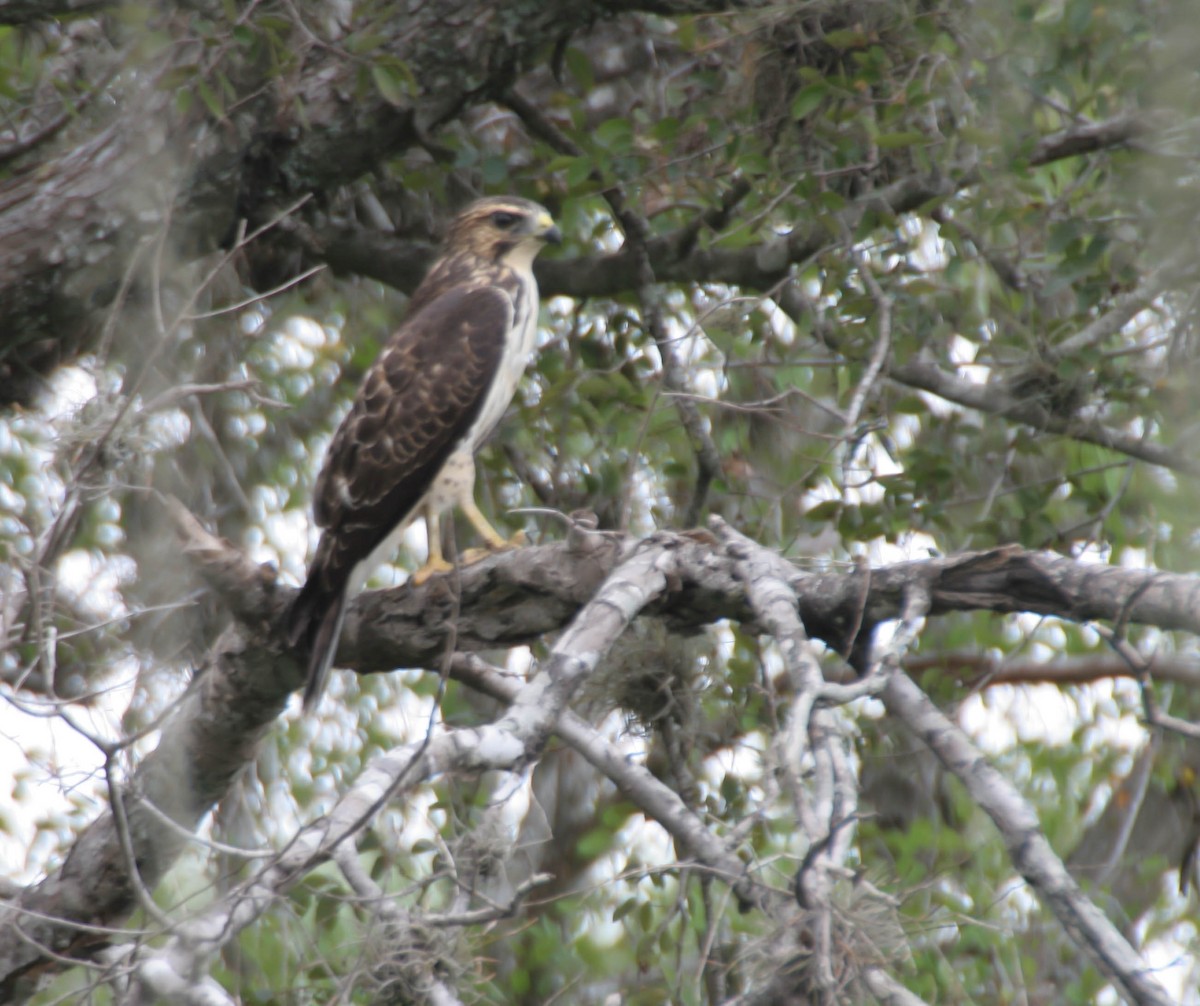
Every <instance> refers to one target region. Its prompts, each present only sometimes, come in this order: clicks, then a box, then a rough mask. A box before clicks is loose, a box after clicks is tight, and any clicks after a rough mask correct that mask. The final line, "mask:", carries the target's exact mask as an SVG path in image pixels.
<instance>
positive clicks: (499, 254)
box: [446, 196, 562, 269]
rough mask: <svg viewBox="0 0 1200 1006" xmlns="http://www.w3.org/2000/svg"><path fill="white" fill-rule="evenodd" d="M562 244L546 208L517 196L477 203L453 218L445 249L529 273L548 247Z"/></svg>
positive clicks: (494, 198)
mask: <svg viewBox="0 0 1200 1006" xmlns="http://www.w3.org/2000/svg"><path fill="white" fill-rule="evenodd" d="M561 241H562V232H561V231H560V230H559V229H558V227H557V226H555V223H554V219H553V218H552V217H551V216H550V213H549V211H548V210H547V209H546V208H545V207H544V206H541V205H539V204H538V203H535V202H533V201H532V200H530V199H521V198H520V197H518V196H492V197H489V198H487V199H479V200H476V201H475V202H473V203H471V205H470V206H468V207H467V208H466V209H465V210H463V211H462V212H461V213H460V214H459V215H458V216H457V217H455V218H454V223H452V224H451V225H450V232H449V234H448V235H447V236H446V249H447V251H448V252H449V253H450V254H454V253H457V252H468V253H469V254H472V255H476V256H478V257H479V258H482V259H486V260H487V261H489V262H504V263H505V264H506V265H508V266H511V267H512V268H514V269H528V268H529V267H530V265H532V263H533V259H534V256H536V255H537V253H538V252H540V251H541V250H542V248H543V247H544V246H545V245H546V244H547V243H550V244H559V243H560V242H561Z"/></svg>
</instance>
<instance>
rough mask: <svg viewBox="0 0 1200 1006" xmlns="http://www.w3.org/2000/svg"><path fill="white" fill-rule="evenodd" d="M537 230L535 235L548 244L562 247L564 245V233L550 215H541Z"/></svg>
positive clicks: (539, 215) (537, 222) (538, 219)
mask: <svg viewBox="0 0 1200 1006" xmlns="http://www.w3.org/2000/svg"><path fill="white" fill-rule="evenodd" d="M535 226H536V229H535V230H534V232H533V233H534V235H535V236H536V237H538V238H540V239H541V240H542V241H545V242H546V243H547V244H552V245H560V244H562V239H563V236H562V231H560V230H559V229H558V225H557V224H556V223H555V222H554V220H553V218H552V217H551V216H550V214H549V213H539V214H538V217H537V221H536V225H535Z"/></svg>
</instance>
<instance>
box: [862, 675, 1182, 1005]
mask: <svg viewBox="0 0 1200 1006" xmlns="http://www.w3.org/2000/svg"><path fill="white" fill-rule="evenodd" d="M883 701H884V705H885V706H886V707H887V709H888V711H889V712H890V713H891V714H892V715H893V716H896V717H898V718H899V719H900V720H902V721H903V722H904V723H905V725H906V726H908V727H909V728H910V729H911V730H912V731H913V732H914V733H916V734H917V735H918V736H920V737H921V738H922V739H923V740H924V741H925V743H926V744H927V745H928V746H929V748H930V750H931V751H933V753H934V754H935V755H937V757H938V759H939V760H940V761H941V762H942V764H943V765H944V766H945V767H946V768H947V769H948V770H949V771H950V772H953V773H954V775H956V776H957V777H958V778H959V780H960V781H961V782H962V783H963V785H964V786H965V787H966V789H967V791H968V793H970V795H971V798H972V799H973V800H974V801H975V802H976V803H977V804H979V806H980V807H981V808H983V810H984V811H985V812H986V813H987V815H988V817H990V818H991V819H992V822H993V823H994V824H995V825H996V828H997V829H998V830H999V832H1000V835H1001V837H1002V838H1003V840H1004V844H1005V846H1006V847H1007V849H1008V853H1009V857H1010V858H1011V859H1012V862H1013V865H1014V866H1015V867H1016V868H1017V869H1018V870H1019V871H1020V872H1021V875H1022V876H1024V877H1025V879H1026V880H1027V881H1029V883H1030V885H1031V886H1032V887H1033V889H1034V890H1035V891H1037V893H1038V894H1039V895H1040V897H1041V898H1042V900H1043V901H1045V903H1046V904H1047V906H1048V907H1049V908H1050V910H1051V911H1052V912H1053V913H1054V914H1055V916H1056V917H1057V918H1058V920H1059V922H1060V923H1061V924H1062V926H1063V928H1064V929H1065V930H1066V931H1067V933H1068V934H1069V935H1070V937H1071V938H1072V940H1074V941H1075V943H1077V944H1078V945H1079V946H1080V947H1081V948H1082V949H1083V950H1084V952H1085V953H1086V954H1087V955H1088V957H1090V958H1091V960H1092V962H1093V963H1094V964H1095V965H1096V967H1097V968H1098V969H1099V970H1100V972H1101V973H1102V974H1103V975H1104V976H1105V977H1106V978H1107V979H1108V980H1109V981H1111V982H1112V983H1113V984H1114V985H1115V986H1116V988H1117V991H1118V994H1119V995H1121V996H1122V997H1124V998H1125V999H1127V1000H1128V1001H1129V1002H1131V1003H1136V1004H1137V1006H1173V1000H1172V999H1171V997H1170V996H1169V995H1167V992H1166V990H1165V989H1164V988H1163V987H1162V985H1161V984H1160V983H1159V982H1158V981H1157V980H1156V979H1155V978H1154V977H1153V975H1152V973H1151V970H1150V968H1149V967H1148V966H1147V964H1146V962H1145V961H1144V960H1142V958H1141V957H1139V956H1138V954H1137V952H1136V951H1135V950H1134V949H1133V947H1131V946H1130V945H1129V943H1128V942H1127V941H1126V940H1125V938H1124V937H1123V936H1122V935H1121V933H1120V932H1119V931H1118V930H1117V928H1116V927H1115V926H1114V925H1113V924H1112V923H1111V922H1110V921H1109V920H1108V918H1107V917H1106V916H1105V915H1104V913H1103V912H1101V911H1100V909H1098V908H1097V907H1096V906H1095V905H1094V904H1093V903H1092V902H1091V901H1090V900H1088V898H1087V897H1086V896H1085V895H1084V893H1083V891H1082V890H1081V889H1080V887H1079V885H1078V883H1076V881H1075V879H1074V878H1073V877H1072V876H1071V875H1070V873H1068V872H1067V869H1066V867H1065V866H1063V863H1062V860H1060V859H1059V858H1058V856H1056V855H1055V853H1054V850H1053V849H1052V848H1051V847H1050V843H1049V842H1047V841H1046V836H1045V835H1044V834H1043V833H1042V830H1041V827H1040V825H1039V822H1038V818H1037V814H1036V812H1035V811H1034V809H1033V808H1032V807H1031V806H1030V805H1029V803H1028V802H1027V801H1026V800H1025V799H1024V797H1022V796H1021V794H1020V793H1019V792H1018V791H1017V789H1016V787H1015V786H1013V785H1012V783H1010V782H1009V781H1008V779H1007V778H1005V776H1004V775H1003V774H1002V773H1000V772H999V771H998V770H997V769H995V768H994V767H993V766H992V765H991V763H990V762H989V761H988V760H987V759H986V758H985V757H984V755H983V753H982V752H981V751H979V749H978V748H976V747H975V745H974V744H972V743H971V741H970V739H969V738H968V737H967V735H966V734H965V733H963V731H962V730H961V729H960V728H959V727H958V726H957V725H956V724H955V723H954V722H953V721H952V720H950V719H949V718H948V717H947V716H946V715H945V714H944V713H943V712H942V711H941V710H940V709H938V708H937V706H935V705H934V704H933V702H932V701H930V699H929V697H928V696H927V695H925V693H924V692H922V691H921V689H920V688H918V687H917V685H916V683H915V682H913V680H912V679H911V678H909V677H907V676H906V675H904V674H900V673H893V674H891V675H890V677H889V678H888V683H887V688H886V689H885V690H884V692H883Z"/></svg>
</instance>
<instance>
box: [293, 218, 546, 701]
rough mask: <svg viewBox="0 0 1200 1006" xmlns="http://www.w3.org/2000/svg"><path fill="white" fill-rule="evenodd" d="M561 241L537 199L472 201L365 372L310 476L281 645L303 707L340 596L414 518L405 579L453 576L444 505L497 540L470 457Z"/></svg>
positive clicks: (510, 377) (511, 373) (518, 367)
mask: <svg viewBox="0 0 1200 1006" xmlns="http://www.w3.org/2000/svg"><path fill="white" fill-rule="evenodd" d="M561 240H562V235H561V233H560V232H559V229H558V228H557V227H556V226H555V224H554V221H553V219H551V216H550V214H549V213H548V212H547V211H546V210H545V208H544V207H542V206H539V205H538V204H537V203H534V202H530V201H529V200H527V199H519V198H515V197H507V196H506V197H501V198H489V199H480V200H478V201H477V202H474V203H472V204H471V205H470V206H468V207H467V208H466V209H465V210H463V211H462V212H461V213H460V214H459V215H458V216H457V217H456V218H455V219H454V222H453V223H452V224H451V225H450V229H449V232H448V234H447V237H446V241H445V244H444V247H443V248H442V253H441V256H440V257H439V258H438V259H437V261H436V262H434V264H433V267H432V268H431V269H430V270H429V273H428V275H427V276H426V277H425V279H424V280H423V281H422V282H421V285H420V286H419V287H417V290H416V292H415V293H414V294H413V296H412V300H411V301H410V302H409V307H408V314H407V316H406V317H405V320H404V322H403V324H401V326H400V327H399V328H398V329H397V330H396V332H395V333H394V334H393V335H392V336H391V338H390V339H389V340H388V342H387V344H386V345H385V346H384V348H383V351H382V352H381V353H380V354H379V358H378V359H377V360H376V361H375V362H374V363H373V364H372V365H371V369H370V370H368V371H367V374H366V377H365V378H364V379H363V382H362V385H361V387H360V388H359V389H358V394H357V395H356V396H355V399H354V404H353V405H352V406H351V408H350V412H349V413H348V414H347V415H346V418H345V419H343V420H342V424H341V426H339V427H338V430H337V432H336V433H335V434H334V437H333V441H332V442H331V443H330V445H329V451H328V453H327V454H326V456H325V463H324V465H323V467H322V469H321V474H320V475H319V476H318V478H317V484H316V489H315V491H314V494H313V516H314V517H315V519H316V522H317V525H318V526H319V527H320V528H321V540H320V543H319V544H318V545H317V553H316V556H315V557H314V558H313V561H312V565H311V566H309V569H308V578H307V580H306V581H305V583H304V586H303V587H302V588H301V590H300V593H299V594H298V595H297V596H296V599H295V600H294V601H293V602H292V606H291V608H290V610H289V611H288V616H287V634H288V641H289V642H290V643H291V645H292V646H304V647H305V648H307V650H308V653H309V657H308V681H307V684H306V686H305V689H304V708H305V710H309V709H311V708H312V707H313V706H315V705H316V703H317V701H318V700H319V699H320V697H321V693H322V691H323V690H324V688H325V683H326V680H327V679H328V677H329V668H330V665H331V663H332V661H333V656H334V652H335V651H336V650H337V644H338V637H339V636H340V635H341V630H342V619H343V618H344V616H345V613H346V601H347V599H348V598H349V597H351V596H353V595H354V594H355V593H356V592H357V591H358V590H359V589H360V588H361V587H362V585H363V583H365V582H366V579H367V577H368V576H369V575H370V572H371V570H372V569H373V568H374V567H375V565H376V564H377V563H378V562H380V561H382V560H383V559H386V558H387V557H388V556H389V555H390V554H391V553H392V552H393V551H394V550H395V548H396V546H397V544H398V543H399V540H400V537H401V535H402V534H403V532H404V529H405V528H406V527H407V526H408V524H409V522H410V521H411V520H412V519H413V518H414V517H415V516H417V515H418V514H421V515H423V516H424V518H425V522H426V529H427V531H428V537H429V558H428V561H427V562H426V563H425V565H424V566H423V567H422V568H421V569H420V570H418V571H417V573H415V574H413V575H414V578H415V579H416V581H417V582H421V581H422V580H424V579H425V578H427V577H428V576H429V575H431V574H432V573H435V572H440V571H445V570H448V569H450V568H451V566H450V564H449V563H447V562H446V560H445V559H444V558H443V556H442V550H441V537H440V534H439V528H438V515H439V514H440V513H441V512H442V511H444V510H446V509H447V508H449V507H451V506H454V505H457V506H458V507H459V508H460V509H461V510H462V511H463V513H464V514H465V515H466V517H467V518H468V519H469V520H470V522H471V524H472V525H474V527H475V528H476V530H477V531H478V532H479V533H480V534H481V535H482V536H483V539H484V541H486V542H487V544H488V545H489V546H490V547H492V548H502V547H504V546H505V545H506V544H507V543H506V542H505V540H504V538H502V537H501V536H500V534H498V533H497V532H496V530H495V529H494V528H493V527H492V526H491V525H490V524H489V523H488V522H487V519H486V518H485V517H484V516H483V514H482V513H481V512H480V510H479V507H478V506H476V505H475V499H474V486H475V452H476V451H477V450H478V449H479V446H480V445H481V444H482V443H483V442H484V441H485V440H486V439H487V437H488V435H489V434H490V433H491V432H492V429H493V428H494V427H495V426H496V424H497V423H498V422H499V421H500V417H501V416H503V415H504V411H505V409H507V408H508V403H509V402H510V401H512V397H513V393H514V392H515V391H516V389H517V384H518V382H519V381H520V379H521V374H522V373H523V372H524V370H525V364H526V361H527V360H528V357H529V354H530V352H531V351H532V350H533V346H534V342H535V340H536V338H537V320H538V289H537V282H536V281H535V280H534V278H533V260H534V257H535V256H536V255H537V253H538V252H539V251H541V249H542V248H543V246H544V245H545V244H546V243H547V242H552V243H555V244H557V243H559V242H560V241H561Z"/></svg>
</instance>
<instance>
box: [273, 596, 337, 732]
mask: <svg viewBox="0 0 1200 1006" xmlns="http://www.w3.org/2000/svg"><path fill="white" fill-rule="evenodd" d="M345 617H346V592H345V591H344V590H341V591H338V592H337V593H336V594H333V595H330V594H326V593H323V592H321V591H319V590H318V589H316V585H315V584H314V583H313V582H312V580H311V579H310V580H309V582H308V583H306V584H305V585H304V587H303V588H302V589H301V591H300V593H299V594H297V595H296V600H294V601H293V602H292V606H291V608H290V609H289V610H288V615H287V634H288V642H289V643H291V645H292V646H302V647H305V648H306V649H307V650H308V679H307V681H306V683H305V685H304V711H305V712H306V713H308V712H312V710H313V709H314V708H315V707H316V705H317V703H318V702H320V701H321V695H322V693H323V692H324V691H325V685H326V684H327V683H328V681H329V669H330V668H331V667H332V666H333V658H334V655H335V654H336V653H337V647H338V640H339V639H340V638H341V635H342V621H343V620H344V619H345Z"/></svg>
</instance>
